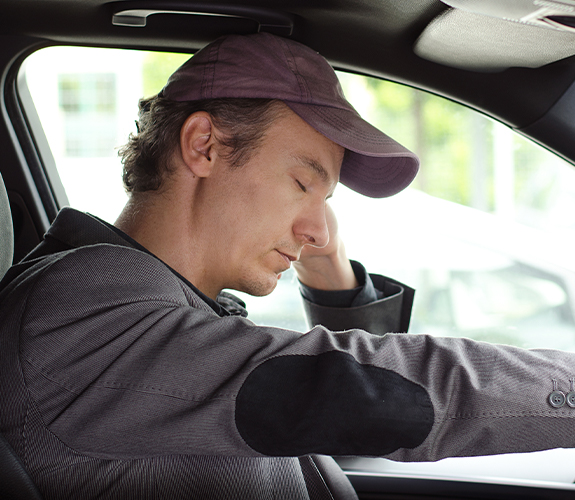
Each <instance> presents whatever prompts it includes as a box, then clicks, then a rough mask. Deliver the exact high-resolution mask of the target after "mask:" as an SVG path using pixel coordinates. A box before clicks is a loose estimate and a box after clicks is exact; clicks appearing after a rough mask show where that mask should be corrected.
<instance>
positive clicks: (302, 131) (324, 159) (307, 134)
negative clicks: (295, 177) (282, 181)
mask: <svg viewBox="0 0 575 500" xmlns="http://www.w3.org/2000/svg"><path fill="white" fill-rule="evenodd" d="M266 139H267V140H266V142H268V144H269V145H270V146H271V147H272V148H277V150H278V151H283V152H285V153H286V154H287V155H288V156H289V157H290V159H291V160H292V161H293V162H294V163H295V164H297V165H300V166H302V167H305V168H306V169H307V170H308V171H309V172H310V173H312V174H313V175H314V176H317V177H319V179H320V180H321V181H322V182H325V183H327V184H332V183H333V184H335V183H337V181H338V180H339V174H340V170H341V164H342V162H343V157H344V153H345V149H344V148H343V147H342V146H340V145H338V144H336V143H335V142H333V141H332V140H330V139H328V138H327V137H325V136H324V135H323V134H321V133H320V132H318V131H317V130H315V129H314V128H313V127H312V126H311V125H309V124H308V123H306V122H305V121H304V120H303V119H302V118H300V117H299V116H298V115H297V114H295V113H294V112H293V111H292V110H291V109H289V108H288V107H287V106H286V107H285V110H284V112H282V113H281V115H280V116H279V118H278V119H277V120H275V122H274V123H273V125H272V126H271V127H270V128H269V129H268V132H267V134H266Z"/></svg>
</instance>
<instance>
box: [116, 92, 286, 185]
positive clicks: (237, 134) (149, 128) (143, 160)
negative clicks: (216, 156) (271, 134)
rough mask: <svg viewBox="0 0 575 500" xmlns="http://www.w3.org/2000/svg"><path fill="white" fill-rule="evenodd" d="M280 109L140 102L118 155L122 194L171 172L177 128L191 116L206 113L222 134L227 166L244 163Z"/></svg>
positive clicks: (266, 104) (271, 103)
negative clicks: (132, 129) (133, 129)
mask: <svg viewBox="0 0 575 500" xmlns="http://www.w3.org/2000/svg"><path fill="white" fill-rule="evenodd" d="M284 109H285V105H284V104H283V103H281V101H277V100H273V99H210V100H203V101H188V102H178V101H172V100H170V99H166V98H165V97H163V96H162V95H161V94H158V95H156V96H153V97H150V98H147V99H141V100H140V102H139V120H138V121H137V122H136V126H137V128H138V132H137V133H136V134H130V137H129V138H128V143H127V144H126V145H125V146H123V147H122V148H121V149H120V150H119V152H118V155H119V156H120V157H121V159H122V163H123V164H124V171H123V176H122V177H123V180H124V187H125V189H126V191H127V192H143V191H151V190H157V189H159V188H160V187H161V185H162V182H163V180H164V178H165V176H166V175H169V173H170V171H171V159H172V155H173V154H174V153H175V151H177V148H178V147H179V144H180V130H181V128H182V126H183V124H184V122H185V121H186V119H187V118H188V116H190V115H191V114H193V113H195V112H197V111H205V112H207V113H209V114H210V115H211V117H212V120H213V121H214V124H215V125H216V127H217V128H218V129H219V130H220V131H221V132H222V136H218V137H216V140H217V141H218V143H219V144H220V145H221V146H223V148H222V149H223V151H220V155H222V156H223V157H224V158H226V159H227V160H228V161H229V162H230V164H231V166H232V167H240V166H242V165H244V164H245V163H246V162H247V161H249V159H250V158H251V157H252V156H253V154H254V153H256V152H257V149H258V147H259V146H260V144H261V141H262V139H263V138H264V136H265V133H266V131H267V129H268V127H269V126H270V125H271V124H272V122H273V121H274V120H275V119H276V118H278V117H279V116H280V113H281V112H282V111H283V110H284Z"/></svg>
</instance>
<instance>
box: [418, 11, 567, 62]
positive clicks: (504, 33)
mask: <svg viewBox="0 0 575 500" xmlns="http://www.w3.org/2000/svg"><path fill="white" fill-rule="evenodd" d="M443 3H445V4H446V5H449V6H450V7H452V8H450V9H448V10H446V11H444V12H443V13H441V14H440V15H439V16H437V17H436V18H435V19H433V20H432V21H431V23H429V24H428V26H427V27H426V28H425V30H424V31H423V33H422V34H421V35H420V37H419V38H418V39H417V41H416V43H415V45H414V52H415V53H416V54H417V55H418V56H419V57H422V58H424V59H427V60H430V61H433V62H437V63H440V64H443V65H446V66H452V67H456V68H460V69H466V70H471V71H481V72H497V71H503V70H505V69H507V68H510V67H526V68H538V67H540V66H544V65H546V64H549V63H552V62H555V61H558V60H560V59H564V58H566V57H570V56H572V55H575V28H574V27H573V26H575V1H569V5H566V2H565V0H564V1H563V2H562V3H561V4H559V3H557V4H556V2H552V1H545V2H538V0H444V1H443ZM538 3H541V4H545V6H544V7H542V6H540V5H538ZM555 4H556V5H557V7H556V6H555ZM571 4H572V5H571ZM560 8H561V9H563V10H561V11H560V10H559V9H560ZM570 24H573V26H571V25H570Z"/></svg>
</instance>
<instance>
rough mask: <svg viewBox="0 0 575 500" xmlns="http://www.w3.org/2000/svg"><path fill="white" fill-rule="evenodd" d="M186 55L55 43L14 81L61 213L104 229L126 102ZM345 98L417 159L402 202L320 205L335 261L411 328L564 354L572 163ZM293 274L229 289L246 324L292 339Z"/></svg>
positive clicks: (488, 131)
mask: <svg viewBox="0 0 575 500" xmlns="http://www.w3.org/2000/svg"><path fill="white" fill-rule="evenodd" d="M187 58H188V55H186V54H164V53H159V52H148V53H146V52H139V51H125V50H110V49H86V48H76V47H54V48H48V49H44V50H41V51H39V52H37V53H35V54H33V55H32V56H31V57H30V58H29V59H28V60H27V62H26V65H25V76H26V80H25V81H26V82H27V85H28V87H29V89H30V92H31V94H32V96H33V100H34V104H35V107H36V109H37V112H38V114H39V116H40V119H41V122H42V124H43V128H44V131H45V133H46V135H47V137H48V140H49V143H50V147H51V150H52V154H53V156H54V158H55V162H56V166H57V169H58V173H59V175H60V177H61V180H62V182H63V184H64V187H65V190H66V193H67V196H68V199H69V201H70V204H71V205H72V206H74V207H76V208H79V209H81V210H85V211H88V212H90V213H93V214H95V215H98V216H100V217H102V218H103V219H105V220H107V221H109V222H113V221H114V220H115V217H116V216H117V215H118V213H119V211H120V210H121V208H122V206H123V204H124V203H125V201H126V199H127V198H126V195H125V193H124V192H123V189H122V185H121V164H120V162H119V159H118V157H117V150H118V148H119V147H120V146H121V145H123V144H124V143H125V141H126V139H127V137H128V134H129V133H130V132H133V131H134V130H135V125H134V121H135V119H136V118H137V101H138V99H139V98H140V97H142V96H149V95H152V94H154V93H157V92H158V91H159V90H161V88H162V86H163V84H164V83H165V81H166V79H167V77H168V76H169V75H170V74H171V72H172V71H174V69H176V68H177V67H178V66H179V65H180V64H182V62H184V61H185V60H186V59H187ZM339 76H340V80H341V82H342V86H343V88H344V91H345V93H346V95H347V97H348V99H349V100H350V101H351V102H352V103H353V104H354V106H355V107H356V109H357V110H358V111H359V112H360V113H361V114H362V115H363V116H364V117H365V118H366V119H368V120H369V121H371V122H372V123H373V124H374V125H376V126H378V127H379V128H381V129H382V130H384V131H386V132H388V133H390V134H391V135H392V136H393V137H394V138H395V139H396V140H398V141H400V142H401V143H402V144H404V145H405V146H407V147H408V148H410V149H412V150H413V151H415V152H417V153H418V155H419V156H420V158H421V170H420V173H419V175H418V177H417V178H416V180H415V182H414V183H413V185H412V186H411V187H410V188H409V189H407V190H405V191H404V192H403V193H401V194H399V195H397V196H394V197H391V198H388V199H383V200H372V199H368V198H365V197H362V196H359V195H357V194H356V193H354V192H352V191H350V190H349V189H347V188H345V187H344V186H339V187H338V189H337V190H336V195H335V196H334V198H333V201H332V205H333V206H334V208H335V210H336V213H337V214H338V219H339V222H340V229H341V232H342V234H343V236H344V239H345V242H346V247H347V249H348V255H349V256H350V257H351V258H353V259H357V260H359V261H360V262H362V263H363V264H364V265H365V266H366V268H367V269H368V270H369V271H370V272H374V273H381V274H385V275H387V276H391V277H393V278H395V279H398V280H400V281H403V282H405V283H407V284H409V285H411V286H413V287H414V288H415V289H416V290H417V293H416V300H415V304H414V314H413V319H412V324H411V331H413V332H424V333H432V334H438V335H457V336H460V335H464V336H468V337H472V338H475V339H479V340H486V341H490V342H501V343H508V344H513V345H518V346H522V347H554V348H562V349H569V350H572V349H575V318H574V314H573V307H574V300H575V288H574V287H575V274H574V267H573V264H572V263H571V260H572V259H571V258H570V248H573V246H572V245H573V239H574V236H575V232H574V227H575V172H574V171H573V168H572V167H571V166H570V165H568V164H566V163H565V162H563V161H562V160H560V159H559V158H557V157H556V156H554V155H553V154H551V153H549V152H548V151H545V150H543V149H542V148H540V147H538V146H536V145H534V144H533V143H531V142H529V141H527V140H525V139H523V138H522V137H520V136H518V135H517V134H515V133H513V132H512V131H511V130H509V129H508V128H506V127H505V126H503V125H501V124H499V123H496V122H494V121H492V120H489V119H487V118H485V117H483V116H482V115H480V114H478V113H475V112H473V111H471V110H469V109H467V108H465V107H463V106H461V105H459V104H456V103H453V102H450V101H448V100H445V99H442V98H439V97H437V96H434V95H431V94H427V93H424V92H421V91H417V90H414V89H411V88H409V87H405V86H401V85H397V84H394V83H390V82H385V81H381V80H377V79H374V78H368V77H364V76H358V75H351V74H345V73H340V75H339ZM297 286H298V285H297V280H296V279H295V277H294V273H293V272H287V273H285V274H284V276H283V277H282V279H281V280H280V282H279V285H278V287H277V290H276V291H275V292H274V293H273V294H272V295H270V296H268V297H263V298H253V297H249V296H245V295H243V294H242V298H243V299H244V300H245V301H246V302H247V303H248V306H249V307H248V309H249V310H250V317H251V318H252V319H253V320H254V321H256V322H258V323H262V324H273V325H278V326H282V327H286V328H293V329H298V330H301V331H304V330H305V329H306V324H305V320H304V316H303V311H302V308H301V304H300V299H299V295H298V293H297Z"/></svg>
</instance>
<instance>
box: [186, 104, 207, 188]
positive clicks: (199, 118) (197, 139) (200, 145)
mask: <svg viewBox="0 0 575 500" xmlns="http://www.w3.org/2000/svg"><path fill="white" fill-rule="evenodd" d="M214 143H215V135H214V124H213V122H212V118H211V116H210V115H209V114H208V113H206V112H205V111H198V112H197V113H193V114H192V115H190V116H188V118H187V119H186V121H185V122H184V124H183V125H182V128H181V130H180V148H181V151H182V159H183V160H184V163H185V164H186V165H187V167H188V168H189V170H190V171H191V172H192V173H193V174H194V175H196V176H198V177H207V176H209V175H210V173H211V171H212V168H213V165H214V161H213V160H214V158H213V155H214V154H215V148H214Z"/></svg>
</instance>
